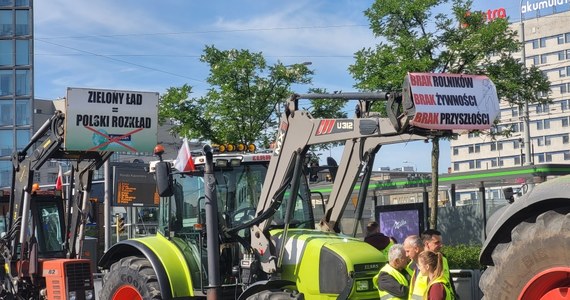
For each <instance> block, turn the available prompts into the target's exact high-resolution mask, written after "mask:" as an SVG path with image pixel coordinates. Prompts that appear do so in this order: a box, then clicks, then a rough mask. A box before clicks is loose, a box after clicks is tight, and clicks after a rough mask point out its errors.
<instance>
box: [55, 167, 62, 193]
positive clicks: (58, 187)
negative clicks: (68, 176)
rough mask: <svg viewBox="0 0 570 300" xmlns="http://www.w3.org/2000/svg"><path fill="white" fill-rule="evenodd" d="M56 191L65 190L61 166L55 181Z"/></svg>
mask: <svg viewBox="0 0 570 300" xmlns="http://www.w3.org/2000/svg"><path fill="white" fill-rule="evenodd" d="M55 189H56V190H57V191H61V190H62V189H63V171H62V170H61V165H59V167H58V171H57V179H56V180H55Z"/></svg>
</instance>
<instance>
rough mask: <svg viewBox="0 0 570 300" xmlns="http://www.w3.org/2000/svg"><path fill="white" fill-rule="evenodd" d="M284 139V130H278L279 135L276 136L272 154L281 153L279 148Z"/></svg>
mask: <svg viewBox="0 0 570 300" xmlns="http://www.w3.org/2000/svg"><path fill="white" fill-rule="evenodd" d="M284 140H285V131H279V137H277V145H276V146H275V151H273V153H274V155H279V154H280V153H281V148H282V147H283V141H284Z"/></svg>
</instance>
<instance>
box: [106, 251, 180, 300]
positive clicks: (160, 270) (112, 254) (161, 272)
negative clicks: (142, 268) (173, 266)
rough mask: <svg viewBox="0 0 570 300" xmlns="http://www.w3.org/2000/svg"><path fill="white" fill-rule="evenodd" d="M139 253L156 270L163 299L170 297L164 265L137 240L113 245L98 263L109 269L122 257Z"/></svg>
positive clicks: (168, 282)
mask: <svg viewBox="0 0 570 300" xmlns="http://www.w3.org/2000/svg"><path fill="white" fill-rule="evenodd" d="M140 255H142V256H144V257H146V259H148V261H149V262H150V264H151V265H152V268H153V269H154V271H155V272H156V276H157V279H158V285H159V286H160V291H161V292H162V295H163V296H164V297H165V299H171V298H172V292H171V288H170V280H169V279H168V275H167V274H166V270H165V269H164V266H163V265H162V263H161V262H160V260H159V259H158V257H157V255H156V254H155V253H154V252H153V251H152V250H151V249H150V248H149V247H148V246H147V245H145V244H143V243H141V242H139V241H137V240H126V241H121V242H119V243H117V244H115V245H113V246H112V247H111V248H109V250H108V251H107V252H105V254H103V257H101V259H100V260H99V264H98V265H99V266H100V267H101V268H103V269H109V268H110V267H111V265H112V264H114V263H115V262H117V261H119V260H120V259H121V258H123V257H127V256H140Z"/></svg>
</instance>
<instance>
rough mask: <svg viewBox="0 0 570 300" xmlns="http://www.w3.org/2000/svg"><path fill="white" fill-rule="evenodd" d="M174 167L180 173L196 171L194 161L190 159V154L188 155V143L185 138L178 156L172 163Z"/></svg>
mask: <svg viewBox="0 0 570 300" xmlns="http://www.w3.org/2000/svg"><path fill="white" fill-rule="evenodd" d="M174 167H175V168H176V169H177V170H178V171H180V172H187V171H194V170H195V169H196V167H195V166H194V159H192V154H191V153H190V143H189V142H188V139H186V138H185V139H184V141H183V142H182V147H180V150H179V151H178V156H177V157H176V160H175V161H174Z"/></svg>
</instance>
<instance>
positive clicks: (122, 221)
mask: <svg viewBox="0 0 570 300" xmlns="http://www.w3.org/2000/svg"><path fill="white" fill-rule="evenodd" d="M117 226H118V227H119V233H123V232H125V219H124V218H120V219H119V222H118V223H117Z"/></svg>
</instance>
